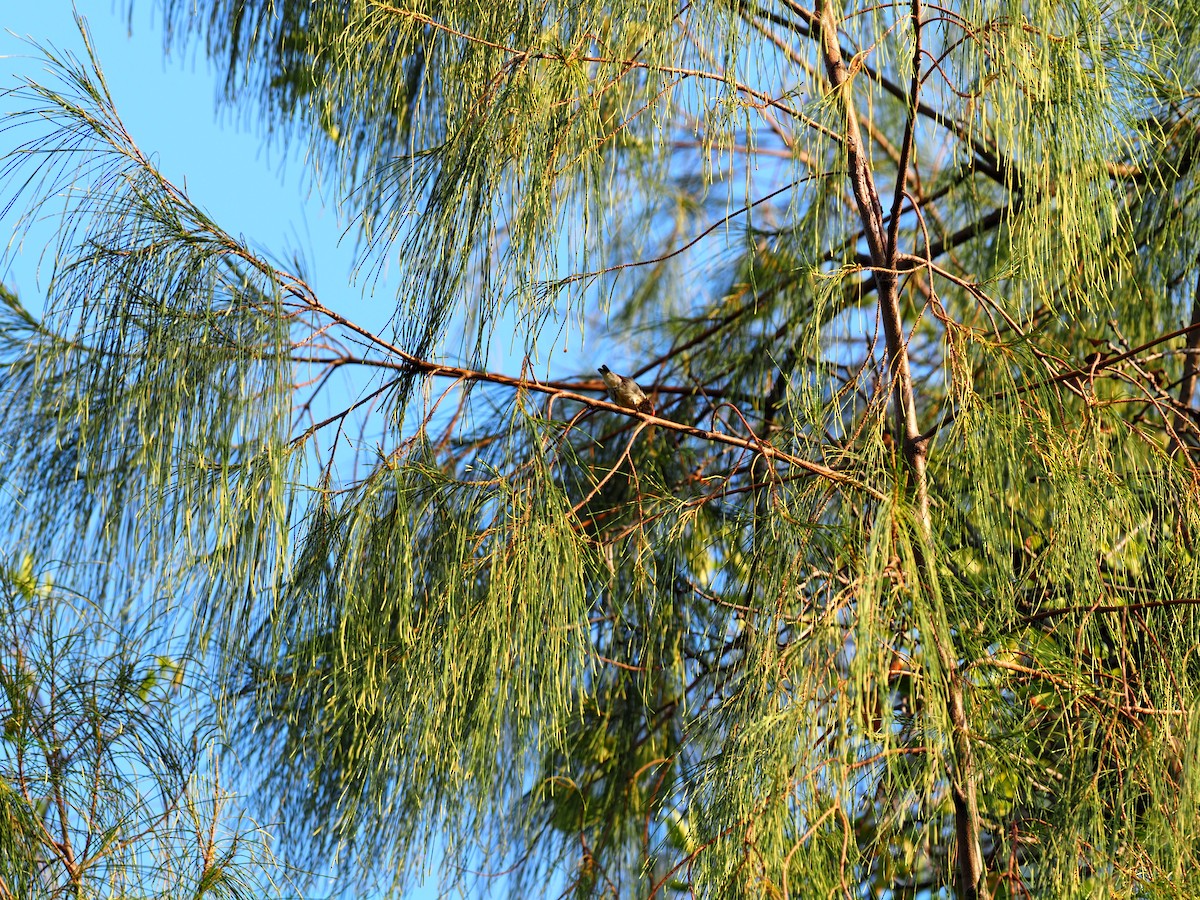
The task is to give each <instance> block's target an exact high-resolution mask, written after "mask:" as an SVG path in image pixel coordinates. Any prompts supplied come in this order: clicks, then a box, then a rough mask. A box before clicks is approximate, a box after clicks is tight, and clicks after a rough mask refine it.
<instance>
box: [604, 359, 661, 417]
mask: <svg viewBox="0 0 1200 900" xmlns="http://www.w3.org/2000/svg"><path fill="white" fill-rule="evenodd" d="M600 377H601V378H603V379H604V384H605V386H606V387H607V388H608V396H610V397H611V398H612V401H613V403H615V404H617V406H624V407H625V408H626V409H636V410H637V411H638V412H644V413H653V412H654V404H652V403H651V402H650V398H649V397H647V396H646V392H645V391H643V390H642V389H641V388H640V387H638V383H637V382H636V381H634V380H633V379H632V378H626V377H625V376H624V375H618V374H617V373H616V372H614V371H613V370H612V369H610V368H609V367H608V366H601V367H600Z"/></svg>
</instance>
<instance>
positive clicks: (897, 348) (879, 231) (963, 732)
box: [821, 0, 988, 900]
mask: <svg viewBox="0 0 1200 900" xmlns="http://www.w3.org/2000/svg"><path fill="white" fill-rule="evenodd" d="M920 15H921V9H920V0H913V6H912V18H913V27H914V29H916V35H917V37H916V52H915V53H914V55H913V69H914V71H913V78H912V83H911V87H910V97H909V121H908V123H907V125H906V128H905V137H904V145H905V146H904V148H903V151H902V154H901V162H902V166H901V168H900V170H899V171H897V173H896V200H895V201H894V202H893V209H892V228H891V229H889V231H888V232H887V233H886V234H885V232H884V224H883V222H884V219H883V208H882V206H881V205H880V202H879V195H878V192H877V190H876V187H875V181H874V177H873V175H872V173H871V168H870V162H869V161H868V158H867V155H866V152H865V149H864V147H863V141H862V133H861V129H860V127H859V122H858V114H857V112H856V110H855V107H854V102H853V99H852V96H851V84H850V75H849V72H848V71H847V68H846V64H845V62H844V61H843V59H842V52H841V46H840V44H839V42H838V11H837V8H836V7H835V6H834V2H833V0H824V2H823V4H822V7H821V48H822V54H823V56H824V62H825V69H826V73H827V74H828V77H829V81H830V84H831V85H832V89H833V90H834V91H835V92H837V94H838V95H839V99H840V101H841V104H842V109H843V112H844V115H845V132H844V137H843V143H844V147H845V151H846V160H847V164H848V167H849V178H850V187H851V190H852V191H853V194H854V201H855V204H856V206H857V207H858V212H859V216H860V217H861V219H862V223H863V230H864V233H865V234H866V238H867V245H868V247H869V248H870V252H871V261H872V269H873V275H874V279H875V285H876V291H877V293H878V295H879V311H880V317H881V318H882V320H883V328H884V336H885V339H886V341H887V351H888V364H889V370H890V376H891V379H892V392H893V401H894V404H895V415H896V425H897V429H896V430H897V432H898V433H899V434H900V435H901V436H902V441H903V452H904V459H905V462H906V463H907V465H908V468H909V471H910V474H911V476H912V490H913V494H914V499H915V500H916V503H917V510H918V515H919V521H920V526H921V531H922V538H923V539H924V541H925V544H926V546H928V545H929V538H930V537H931V535H932V524H931V521H930V510H929V486H928V479H927V476H926V456H927V452H928V448H929V441H928V439H924V438H922V436H921V427H920V423H919V421H918V419H917V407H916V396H915V392H914V388H913V378H912V370H911V368H910V364H909V358H908V349H907V348H908V342H907V340H906V338H905V334H904V321H903V316H902V314H901V312H900V298H899V292H898V276H897V271H896V256H897V252H896V237H895V234H896V226H897V222H898V219H899V207H900V201H901V199H902V192H903V186H904V183H905V180H906V177H907V172H906V171H905V167H906V165H907V161H908V158H909V156H910V154H911V148H912V140H913V121H912V120H913V116H915V114H916V106H917V91H918V90H919V86H920V78H919V66H920V59H921V45H920ZM918 565H919V567H920V568H921V570H922V576H923V577H922V581H925V582H927V581H929V580H930V577H931V576H930V575H929V566H928V561H927V560H926V559H925V555H924V554H922V555H921V557H920V558H919V560H918ZM941 618H942V619H943V621H944V620H945V617H944V616H942V617H941ZM929 637H930V639H931V640H932V642H933V645H934V649H935V652H936V653H937V657H938V662H939V664H940V666H941V668H942V670H943V673H944V677H945V690H946V711H947V714H948V717H949V719H950V724H951V732H952V734H951V745H952V747H953V752H954V764H953V767H952V769H951V771H950V773H949V775H950V782H951V795H952V800H953V805H954V822H955V834H956V837H957V845H958V859H957V869H958V894H959V897H960V898H963V900H984V898H986V897H987V896H988V890H987V881H986V878H985V877H984V863H983V853H982V848H981V847H980V841H979V831H980V829H979V806H978V803H977V800H976V795H975V778H974V764H973V763H974V760H973V755H972V749H971V736H970V731H969V729H968V723H967V714H966V704H965V697H964V685H963V679H962V673H961V672H960V670H959V666H958V656H957V653H956V652H955V650H954V647H953V645H952V643H950V639H949V635H948V634H947V636H946V637H943V636H942V635H940V634H939V633H938V630H937V626H936V624H935V626H934V627H933V628H932V629H931V634H930V635H929Z"/></svg>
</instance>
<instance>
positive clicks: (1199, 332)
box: [1171, 272, 1200, 455]
mask: <svg viewBox="0 0 1200 900" xmlns="http://www.w3.org/2000/svg"><path fill="white" fill-rule="evenodd" d="M1188 328H1189V329H1190V330H1189V331H1188V336H1187V344H1186V345H1185V352H1184V354H1183V378H1182V380H1180V382H1179V405H1180V407H1182V408H1181V409H1179V410H1178V411H1176V413H1175V428H1174V432H1175V439H1174V441H1173V446H1172V447H1171V453H1172V455H1174V454H1177V453H1179V452H1180V451H1181V450H1183V449H1184V446H1183V438H1182V437H1180V435H1181V434H1183V432H1184V429H1185V428H1186V427H1187V422H1186V421H1185V419H1184V413H1183V409H1185V408H1190V407H1191V405H1192V396H1193V395H1194V394H1195V393H1196V381H1197V380H1200V272H1197V273H1196V290H1195V294H1194V295H1193V297H1192V319H1191V322H1189V323H1188Z"/></svg>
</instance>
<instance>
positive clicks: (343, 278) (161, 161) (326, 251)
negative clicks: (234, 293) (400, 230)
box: [0, 0, 436, 898]
mask: <svg viewBox="0 0 1200 900" xmlns="http://www.w3.org/2000/svg"><path fill="white" fill-rule="evenodd" d="M4 6H5V10H4V12H3V14H2V15H0V89H8V88H11V87H13V86H14V85H15V83H16V82H15V79H16V78H17V77H18V76H25V77H31V78H34V79H37V78H38V77H39V75H40V74H41V73H42V72H43V71H44V64H43V63H42V61H41V58H40V56H39V54H38V51H37V50H36V48H34V47H32V46H30V45H29V44H28V43H26V42H25V41H24V40H22V38H24V37H25V36H28V37H31V38H33V39H34V40H36V41H37V42H39V43H41V44H46V45H53V46H54V47H55V48H57V49H58V50H59V51H70V52H73V53H74V54H75V55H76V56H79V57H83V56H84V55H85V51H84V49H83V41H82V39H81V37H80V34H79V31H78V29H77V27H76V25H75V22H74V18H73V15H72V4H71V3H70V2H69V0H43V2H40V3H38V2H28V3H25V2H22V3H17V2H12V0H10V2H8V3H5V4H4ZM135 6H136V10H135V14H134V16H133V17H132V19H127V18H126V17H125V16H124V15H123V14H122V13H121V11H120V10H119V9H118V8H116V7H114V6H113V5H112V3H111V0H77V2H76V4H75V8H76V9H77V10H78V11H79V13H80V14H81V15H83V16H84V17H85V18H86V19H87V22H88V25H89V28H90V31H91V34H92V38H93V42H94V46H95V48H96V52H97V55H98V57H99V59H100V63H101V67H102V69H103V70H104V73H105V76H106V79H107V81H108V85H109V89H110V91H111V93H112V95H113V97H114V100H115V102H116V106H117V110H118V112H119V114H120V115H121V118H122V120H123V121H124V123H125V125H126V127H127V128H128V130H129V132H130V134H132V135H133V137H134V139H135V141H136V142H137V144H138V146H139V147H140V148H141V149H142V150H143V152H145V153H146V154H147V155H149V156H151V157H152V158H153V159H154V160H155V162H156V164H157V165H158V166H159V168H160V169H161V170H162V172H163V173H164V174H165V175H166V176H167V177H168V178H169V179H171V180H172V181H173V182H175V183H176V184H177V185H179V186H185V185H186V189H187V191H188V193H189V195H190V196H191V197H192V199H193V200H194V201H195V202H196V203H197V204H198V205H199V206H201V207H202V208H204V209H205V210H206V211H207V212H208V213H209V215H211V216H212V218H213V219H214V220H215V221H216V222H218V223H219V224H220V225H221V226H223V227H224V228H225V229H226V230H227V231H229V232H230V233H232V234H234V235H238V236H242V237H244V238H245V239H246V240H248V242H249V243H250V244H251V246H253V247H255V248H256V249H259V250H265V251H267V252H268V253H270V254H271V255H272V256H274V257H275V258H290V257H291V256H292V254H293V253H299V254H300V255H301V256H302V257H303V258H304V259H305V261H306V264H307V267H308V269H307V271H308V274H309V275H310V276H311V283H312V284H313V286H314V287H315V288H316V289H317V291H318V292H319V293H320V294H321V295H322V298H323V300H324V301H325V302H326V303H330V304H333V305H336V306H338V308H340V309H342V310H344V311H348V312H349V313H350V314H351V315H354V316H356V317H358V318H364V317H365V318H367V319H368V320H369V319H372V318H375V317H376V316H379V315H381V314H382V313H383V311H384V310H385V309H386V307H387V306H388V305H389V304H386V303H383V302H379V303H374V304H372V303H369V302H365V301H364V300H363V299H362V297H361V292H360V291H359V290H358V289H356V288H354V287H353V286H351V285H350V282H349V275H350V272H351V269H352V266H353V262H354V252H353V244H352V240H350V239H346V240H343V239H342V231H343V228H344V225H343V224H342V223H340V222H339V220H338V216H337V214H336V211H334V210H331V209H328V208H326V207H325V205H324V204H323V203H322V201H321V197H320V196H319V195H318V193H317V192H316V190H315V189H313V188H312V186H311V184H310V182H309V179H308V178H306V173H307V171H308V168H307V165H306V162H305V160H304V156H303V151H304V148H303V147H301V146H295V147H292V148H288V150H287V152H284V151H283V150H282V149H280V148H279V147H275V148H274V149H272V150H270V151H267V150H266V149H264V141H263V137H262V135H259V134H254V133H252V132H251V131H250V130H249V129H247V128H245V127H242V126H241V125H240V124H239V122H238V121H237V120H236V118H235V116H233V115H232V114H231V113H230V112H229V111H225V112H223V113H222V112H219V111H218V108H217V102H216V100H217V87H218V80H217V78H216V77H215V75H214V73H213V71H212V70H211V68H210V67H209V65H208V63H207V61H206V60H205V59H203V58H202V57H200V56H199V55H195V54H192V53H188V54H186V55H179V54H176V55H174V56H172V57H167V56H165V55H164V50H163V36H162V29H161V25H160V23H159V22H158V21H155V19H154V18H153V17H152V15H151V5H150V3H148V2H139V3H137V4H135ZM15 108H16V104H15V102H14V98H13V97H11V96H0V117H2V116H3V115H4V114H6V113H9V112H11V111H13V110H14V109H15ZM19 140H21V135H20V132H19V131H0V154H2V153H4V152H7V151H9V150H11V149H12V147H13V146H14V145H15V144H16V143H17V142H19ZM0 191H3V192H4V193H5V194H7V189H6V188H5V186H2V185H0ZM0 205H2V204H0ZM17 211H19V210H16V211H14V213H15V212H17ZM16 224H17V218H16V215H15V214H10V215H8V216H6V217H2V218H0V236H2V240H3V242H4V244H8V243H9V241H10V239H11V238H12V235H13V232H14V228H15V226H16ZM53 233H54V229H53V222H50V221H46V222H43V223H40V224H37V225H35V226H34V227H32V228H31V229H28V230H26V231H23V232H22V234H23V238H22V240H21V241H20V243H19V245H14V246H11V247H10V253H9V254H8V258H7V260H6V261H5V262H4V263H3V264H0V281H3V283H4V284H5V285H6V286H7V287H9V288H11V289H14V290H16V292H17V293H18V295H19V296H20V297H21V299H22V301H23V302H24V303H25V304H26V305H27V306H29V307H31V308H33V309H39V308H40V307H41V305H42V304H41V298H42V296H43V294H44V291H45V287H46V282H47V280H48V276H49V264H48V261H43V262H42V263H41V266H40V269H39V257H40V256H41V254H42V250H43V248H44V246H45V245H46V244H47V243H48V242H49V241H50V240H51V239H52V237H53ZM0 246H2V245H0ZM377 287H379V288H380V289H381V292H383V291H386V288H387V285H386V280H385V281H384V282H383V283H382V284H381V285H377ZM434 862H435V864H436V860H435V861H434ZM408 896H410V897H414V898H428V897H434V896H436V891H435V890H434V889H433V888H432V886H427V887H424V888H419V889H416V890H414V891H412V892H410V894H409V895H408Z"/></svg>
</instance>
